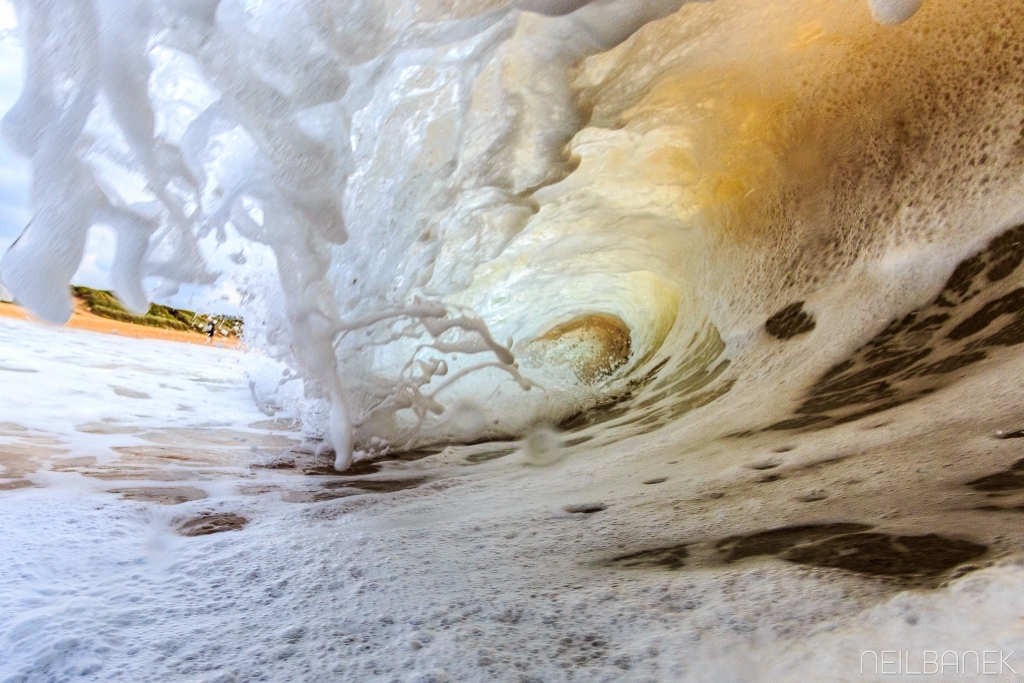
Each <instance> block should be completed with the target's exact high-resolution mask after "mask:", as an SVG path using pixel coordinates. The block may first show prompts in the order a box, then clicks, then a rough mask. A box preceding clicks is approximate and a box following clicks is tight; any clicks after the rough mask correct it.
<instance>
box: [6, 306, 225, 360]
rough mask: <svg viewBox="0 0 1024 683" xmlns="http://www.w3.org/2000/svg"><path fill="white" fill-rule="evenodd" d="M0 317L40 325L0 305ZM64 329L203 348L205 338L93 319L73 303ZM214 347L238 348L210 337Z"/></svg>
mask: <svg viewBox="0 0 1024 683" xmlns="http://www.w3.org/2000/svg"><path fill="white" fill-rule="evenodd" d="M0 317H5V318H18V319H21V320H30V321H32V322H39V324H41V325H45V324H47V323H43V322H40V321H39V320H38V319H36V318H35V317H33V316H32V314H30V313H29V312H28V311H26V310H25V309H24V308H22V307H21V306H16V305H15V304H8V303H2V302H0ZM65 327H72V328H74V329H76V330H89V331H90V332H102V333H104V334H116V335H120V336H122V337H134V338H135V339H163V340H165V341H175V342H184V343H186V344H206V343H207V341H206V335H205V334H202V333H201V332H179V331H178V330H165V329H161V328H159V327H148V326H146V325H134V324H132V323H125V322H121V321H120V320H110V319H109V318H101V317H100V316H98V315H93V314H92V313H90V312H89V311H87V310H86V309H85V307H84V306H83V305H82V303H81V302H76V303H75V313H74V315H72V316H71V320H69V321H68V322H67V324H66V325H65ZM214 343H215V344H218V345H220V346H222V347H224V348H226V349H236V348H238V346H239V340H238V337H221V336H216V337H214Z"/></svg>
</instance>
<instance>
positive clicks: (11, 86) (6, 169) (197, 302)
mask: <svg viewBox="0 0 1024 683" xmlns="http://www.w3.org/2000/svg"><path fill="white" fill-rule="evenodd" d="M21 45H22V43H21V39H20V36H19V32H18V20H17V15H16V13H15V11H14V6H13V4H12V3H11V2H10V0H0V116H2V115H3V114H6V113H7V111H8V110H9V109H10V108H11V107H12V106H13V105H14V103H15V102H16V101H17V100H18V97H19V95H20V94H21V90H22V86H23V84H24V60H23V55H22V52H23V50H22V47H21ZM31 177H32V165H31V163H30V162H29V160H28V159H26V158H24V157H21V156H19V155H18V154H16V153H15V152H14V151H13V150H12V149H11V148H10V146H9V145H8V144H7V143H6V141H4V140H3V136H0V254H3V253H4V252H6V251H7V249H8V248H9V247H10V246H11V244H12V243H13V242H14V240H15V239H17V237H18V235H19V234H21V231H22V230H23V229H24V227H25V225H27V224H28V221H29V219H30V218H31V216H32V211H31V202H30V199H29V195H30V190H31ZM116 244H117V241H116V236H115V233H114V231H113V230H112V229H110V228H107V227H105V226H102V225H97V226H94V227H93V228H91V229H90V231H89V238H88V240H87V243H86V249H85V256H84V258H83V259H82V264H81V266H80V267H79V269H78V272H77V273H76V274H75V276H74V277H73V278H72V284H77V285H85V286H87V287H95V288H97V289H110V275H109V274H110V267H111V264H112V263H113V259H114V250H115V248H116ZM239 249H244V247H243V246H239V245H238V244H233V245H225V248H222V249H216V251H223V252H227V251H238V250H239ZM211 256H212V258H211V262H212V263H211V264H212V265H213V266H214V267H218V266H223V267H224V270H225V276H224V277H222V278H221V280H220V281H218V282H217V283H216V284H215V285H212V286H210V287H195V286H182V287H181V289H180V291H179V292H178V293H177V294H175V295H171V296H162V297H161V296H156V297H154V298H156V299H158V302H159V303H163V304H168V305H171V306H176V307H179V308H189V309H192V310H198V311H202V312H211V313H225V314H232V315H237V314H239V313H240V312H241V309H240V307H239V302H240V299H241V296H240V294H239V291H238V289H239V286H240V285H239V284H238V278H239V277H240V274H238V273H233V272H229V271H230V270H231V269H230V261H229V260H228V259H227V258H224V256H226V253H225V254H211ZM236 276H237V277H236ZM144 284H149V285H150V288H151V289H153V288H154V287H153V285H154V284H155V283H144Z"/></svg>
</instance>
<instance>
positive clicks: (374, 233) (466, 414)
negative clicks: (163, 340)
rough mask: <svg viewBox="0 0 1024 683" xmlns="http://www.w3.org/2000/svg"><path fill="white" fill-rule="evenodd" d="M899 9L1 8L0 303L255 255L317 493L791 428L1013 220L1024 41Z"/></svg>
mask: <svg viewBox="0 0 1024 683" xmlns="http://www.w3.org/2000/svg"><path fill="white" fill-rule="evenodd" d="M918 5H920V3H915V2H891V3H882V2H876V3H873V4H872V3H863V2H860V1H859V0H828V1H824V0H823V1H822V2H814V3H804V4H800V5H793V4H792V3H786V2H777V3H768V4H765V3H763V2H743V1H741V0H717V1H716V2H713V3H692V4H684V3H682V2H679V1H678V0H671V1H666V0H658V1H653V0H652V1H649V2H642V3H635V2H603V3H555V2H552V3H534V4H530V3H526V4H523V3H518V4H517V3H509V2H489V3H488V2H482V3H432V2H420V3H411V2H398V1H396V2H393V3H385V4H381V3H372V4H371V3H355V2H351V3H349V2H342V3H338V2H306V3H300V4H296V3H293V2H288V1H284V0H282V1H281V2H241V1H240V0H228V1H224V2H189V3H178V2H164V3H146V2H139V3H132V4H130V5H124V3H120V2H111V3H106V2H97V3H93V2H85V1H82V2H75V3H57V4H54V3H47V2H39V3H35V2H22V3H19V5H18V8H19V12H20V15H19V16H20V17H21V19H20V21H21V25H20V29H19V30H20V31H21V34H22V35H23V37H24V44H25V50H26V58H27V63H28V67H27V68H28V72H27V76H28V80H27V83H28V85H27V86H26V89H25V92H24V94H23V96H22V98H21V99H20V100H19V101H18V103H17V104H16V105H15V107H14V108H13V109H12V110H11V111H10V112H8V113H7V115H6V116H5V118H4V134H5V136H6V138H7V139H8V141H9V142H10V143H11V145H12V146H13V147H14V148H15V149H17V150H18V151H20V152H22V153H24V154H26V155H28V156H30V157H31V158H32V160H33V168H34V173H35V179H34V181H33V202H34V211H35V215H34V218H33V220H32V222H31V224H30V225H29V227H28V228H27V229H26V231H25V233H24V234H23V235H22V236H21V238H20V239H19V240H18V242H17V244H15V245H14V247H12V249H11V250H10V251H9V252H8V253H7V254H6V255H5V257H4V261H3V273H4V275H3V277H4V279H5V281H6V282H7V284H8V286H9V287H10V288H11V289H12V290H13V291H14V292H15V294H17V295H18V297H19V299H20V300H21V301H22V302H24V303H25V304H26V305H28V306H29V307H30V308H32V309H33V310H35V311H36V312H37V313H39V314H40V315H42V316H43V317H45V318H48V319H51V320H56V321H60V320H63V319H66V318H67V316H68V315H69V314H70V308H69V304H68V303H67V296H66V294H65V291H64V290H65V285H66V283H67V281H68V279H69V278H70V277H71V275H72V274H73V273H74V271H75V269H76V267H77V265H78V260H79V259H80V256H81V252H82V249H83V248H84V244H85V236H86V233H87V230H88V228H89V227H90V226H92V225H94V224H97V223H103V224H106V225H109V226H112V227H113V228H115V230H116V231H117V234H118V247H117V257H116V259H115V261H116V262H115V266H114V271H113V274H112V280H113V281H114V282H115V284H116V289H117V291H118V294H119V296H121V297H122V299H123V300H124V301H125V302H126V304H128V305H129V306H132V307H135V308H140V307H143V306H144V305H145V301H146V295H147V293H146V291H145V288H144V286H145V287H149V288H150V289H151V290H152V289H153V288H156V291H164V292H166V291H171V290H172V289H173V288H174V287H176V286H178V284H181V283H191V284H202V283H204V282H210V281H212V280H213V279H214V278H215V276H216V272H214V270H213V266H211V264H209V263H207V262H205V261H204V258H203V254H204V253H206V252H204V251H203V249H202V248H201V247H200V245H201V244H202V243H203V240H207V241H209V240H215V241H217V242H219V243H224V244H229V245H235V244H237V245H245V244H254V245H262V246H261V248H263V249H265V251H264V252H261V253H262V254H264V255H263V257H261V258H256V259H253V260H252V261H251V262H250V261H249V260H248V259H247V257H246V255H245V253H246V252H245V250H244V249H243V248H242V246H239V251H238V252H237V253H234V252H233V254H234V255H233V257H232V258H233V259H234V261H235V262H236V263H235V265H236V266H237V268H239V269H241V270H242V271H243V272H245V273H246V275H245V276H244V278H242V279H244V280H245V281H246V282H247V285H246V288H247V289H246V292H245V293H244V296H245V299H246V301H247V304H248V311H247V314H248V316H249V318H250V321H251V323H252V324H251V325H250V330H251V337H252V340H251V341H252V343H254V344H256V345H258V346H260V347H262V348H264V349H266V350H267V351H268V352H269V353H271V355H273V356H274V357H275V358H277V359H279V360H281V361H283V362H286V363H287V364H289V365H290V367H292V368H293V371H294V372H295V373H296V374H298V375H300V376H301V378H302V380H301V381H302V382H303V383H304V393H305V395H306V397H307V398H308V399H310V402H309V403H307V404H305V405H307V406H308V407H309V408H308V410H307V411H306V413H305V414H304V418H305V419H304V421H305V423H306V424H307V428H308V429H309V430H310V432H311V433H314V432H315V433H318V434H320V435H326V436H327V438H328V440H329V442H330V443H331V444H332V446H333V448H334V449H335V451H336V453H337V454H338V455H337V462H338V466H339V467H344V466H347V465H348V464H350V463H351V462H352V460H353V457H364V456H365V455H367V454H374V453H381V452H386V451H389V450H392V451H393V450H401V449H408V448H415V447H420V446H427V445H434V444H444V443H456V442H473V441H479V440H483V439H496V438H497V439H501V438H513V437H518V436H522V435H524V434H528V433H531V432H533V431H535V430H537V429H546V428H558V427H559V426H562V427H564V426H565V425H577V426H578V425H580V424H583V423H586V424H591V423H594V422H595V421H596V420H597V419H602V420H604V418H596V417H595V415H594V412H595V411H599V410H600V409H602V408H608V407H610V406H617V408H614V409H613V412H612V413H606V414H605V417H607V415H608V414H620V413H623V412H629V413H630V416H631V417H630V419H632V420H633V427H631V428H630V427H623V426H622V425H621V424H620V423H616V424H615V425H610V424H608V423H607V420H605V421H604V426H602V427H600V428H599V429H597V430H595V431H596V432H597V436H595V438H598V439H605V440H614V439H618V438H621V437H622V435H623V434H625V433H634V432H636V431H638V430H639V431H643V430H647V431H653V430H657V429H658V428H660V427H662V426H664V425H666V424H669V423H673V424H674V423H677V422H679V419H678V418H679V417H680V416H682V415H683V414H685V413H686V412H688V411H689V410H691V409H694V408H703V407H704V406H707V405H709V404H711V405H710V407H709V410H712V411H715V412H717V413H718V414H720V415H724V416H727V415H730V414H731V415H735V414H737V413H736V411H735V410H733V409H731V408H726V407H723V406H726V403H728V402H726V403H723V401H722V397H723V396H725V395H726V394H730V393H732V394H738V395H739V397H738V398H737V399H736V400H737V401H740V402H741V403H742V404H743V405H745V406H747V408H745V409H744V411H743V413H742V414H744V415H745V417H746V420H745V422H746V423H747V424H744V425H737V429H741V428H748V429H750V428H754V429H756V428H760V427H764V426H768V425H771V424H774V423H777V422H782V421H784V418H785V417H786V415H785V413H786V411H787V409H791V408H793V407H795V408H797V409H798V410H799V405H800V400H801V399H800V394H799V392H800V390H801V389H803V388H806V386H807V385H808V384H809V383H811V382H813V381H814V379H815V378H816V377H817V376H820V375H822V374H823V373H825V372H826V371H827V370H828V368H829V367H831V366H832V365H833V364H836V363H838V362H841V361H843V360H845V359H844V358H843V357H842V356H843V354H846V353H849V352H851V351H852V350H853V349H855V348H856V347H857V346H858V345H859V344H862V343H864V342H866V341H867V340H868V339H870V337H871V335H873V334H876V333H878V332H880V331H881V330H882V329H883V328H884V327H885V326H886V325H887V324H888V323H889V322H890V321H891V320H893V319H895V318H897V317H900V316H902V315H904V314H906V313H907V312H909V311H911V310H915V309H917V308H918V307H920V306H923V305H926V304H927V302H928V301H929V300H930V299H932V298H934V297H935V296H936V295H937V294H938V292H939V291H940V290H941V289H942V285H943V283H944V282H945V281H946V280H947V279H948V278H949V277H950V275H951V273H952V272H953V270H954V269H955V268H956V266H957V264H958V263H959V262H961V261H962V260H964V259H966V258H968V257H970V256H971V255H972V254H973V253H976V252H978V251H981V250H982V249H983V248H984V247H985V246H986V244H988V243H989V241H990V240H992V239H993V238H994V237H995V236H997V235H999V234H1002V233H1004V232H1005V231H1006V230H1008V229H1010V228H1013V227H1014V225H1016V224H1017V223H1018V222H1019V221H1020V220H1021V218H1022V217H1021V215H1020V214H1021V207H1020V200H1019V192H1018V187H1019V182H1020V174H1021V168H1020V165H1021V161H1020V160H1021V155H1020V144H1021V143H1020V122H1021V120H1022V119H1024V116H1022V112H1021V111H1020V89H1021V83H1020V81H1019V76H1018V72H1019V68H1018V67H1019V64H1018V61H1019V60H1020V59H1021V50H1022V46H1021V41H1020V40H1019V39H1018V37H1017V36H1018V34H1019V30H1018V26H1017V23H1016V22H1017V21H1018V19H1017V17H1016V15H1015V13H1013V12H1012V11H1011V8H1008V7H1007V6H1006V5H1005V3H1000V2H994V1H993V2H976V3H972V4H971V5H970V7H964V6H962V5H961V4H960V3H957V2H952V1H947V0H932V1H930V2H928V3H926V4H924V5H923V7H920V8H919V9H918ZM524 10H525V11H524ZM915 10H917V11H916V13H915ZM900 20H905V21H902V23H900ZM1013 239H1014V238H1011V242H1013ZM1014 243H1015V242H1014ZM267 247H269V250H266V248H267ZM233 267H234V266H233ZM988 281H989V282H991V283H995V280H993V279H992V278H991V277H989V279H988ZM1006 283H1007V281H1005V280H1004V281H1003V282H1002V283H1001V284H998V285H996V284H993V286H996V287H1002V286H1003V285H1005V284H1006ZM169 288H170V289H169ZM1000 291H1001V290H1000ZM999 295H1000V296H1001V295H1002V294H999ZM986 296H989V295H986ZM992 296H995V291H993V292H992V294H991V296H989V298H992ZM981 303H983V302H982V301H981V300H980V299H979V300H976V303H974V304H971V305H978V304H981ZM792 306H796V309H794V313H793V314H794V315H796V316H797V317H800V316H803V317H801V318H800V319H801V320H802V319H804V318H806V320H807V321H808V322H807V325H812V324H813V325H815V327H814V329H813V331H811V332H810V333H809V334H801V335H798V336H795V337H794V339H795V341H793V342H786V343H785V344H780V343H779V340H778V338H777V337H772V336H771V335H770V334H765V330H766V327H765V323H766V321H767V320H768V319H769V318H771V317H772V316H773V315H775V314H777V313H782V312H784V311H786V310H788V308H787V307H792ZM970 313H971V311H970V310H967V309H964V310H960V309H957V311H956V314H955V315H953V317H957V316H962V317H965V316H968V315H969V314H970ZM783 317H785V316H783ZM952 324H953V323H950V325H952ZM798 327H799V326H798ZM794 329H797V328H794ZM929 330H931V328H929ZM804 332H807V330H804ZM978 353H981V352H978ZM976 355H977V354H976ZM903 369H906V368H903ZM883 374H884V373H883ZM275 381H276V380H275V378H270V377H266V378H262V379H261V381H260V387H261V391H263V392H264V393H272V392H273V391H274V384H275ZM854 382H855V383H856V380H854ZM865 386H866V385H865ZM780 387H781V392H780ZM766 391H768V392H771V393H772V394H773V395H779V396H780V397H781V396H785V397H786V400H787V401H788V402H789V403H790V404H791V405H790V406H786V405H785V401H779V402H772V405H771V406H764V409H762V410H755V411H753V412H752V410H751V408H750V406H751V405H752V404H756V403H758V402H762V401H761V400H760V399H759V398H758V397H760V396H762V395H763V393H764V392H766ZM868 391H870V390H868ZM862 393H863V392H862ZM883 393H884V392H883ZM862 398H863V396H862ZM317 401H319V405H316V403H317ZM762 403H763V402H762ZM833 403H834V402H833ZM854 403H856V401H854ZM861 403H865V402H864V401H862V402H861ZM847 405H852V403H851V404H847ZM866 407H870V406H866ZM615 411H618V412H617V413H616V412H615ZM812 417H813V416H812ZM818 417H821V416H820V415H818ZM834 417H835V416H831V417H830V418H829V419H832V418H834ZM823 420H824V418H823ZM620 422H621V420H620ZM638 423H639V427H637V424H638ZM588 435H589V434H588Z"/></svg>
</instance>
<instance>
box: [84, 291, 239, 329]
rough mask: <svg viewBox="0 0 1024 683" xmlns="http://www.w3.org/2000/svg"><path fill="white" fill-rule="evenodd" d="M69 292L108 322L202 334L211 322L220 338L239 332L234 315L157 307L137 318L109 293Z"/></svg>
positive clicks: (153, 305) (237, 320)
mask: <svg viewBox="0 0 1024 683" xmlns="http://www.w3.org/2000/svg"><path fill="white" fill-rule="evenodd" d="M71 293H72V294H73V295H74V296H75V298H76V299H79V300H80V301H81V302H82V303H83V304H84V305H85V308H86V309H88V311H89V312H90V313H92V314H94V315H98V316H102V317H104V318H110V319H111V320H120V321H121V322H126V323H133V324H135V325H148V326H149V327H160V328H163V329H166V330H180V331H182V332H205V331H206V326H207V324H208V323H209V322H210V321H213V324H214V325H215V326H216V329H217V333H218V334H220V335H224V336H229V337H236V336H238V335H240V334H241V333H242V326H243V323H242V319H241V318H239V317H236V316H229V315H204V314H201V313H195V312H193V311H186V310H183V309H179V308H171V307H170V306H161V305H160V304H152V305H150V307H149V310H148V311H147V312H146V315H143V316H138V315H132V314H131V313H129V312H128V311H127V310H125V308H124V307H123V306H122V305H121V302H120V301H118V300H117V297H115V296H114V295H113V294H112V293H111V292H107V291H104V290H101V289H92V288H90V287H72V288H71Z"/></svg>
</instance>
